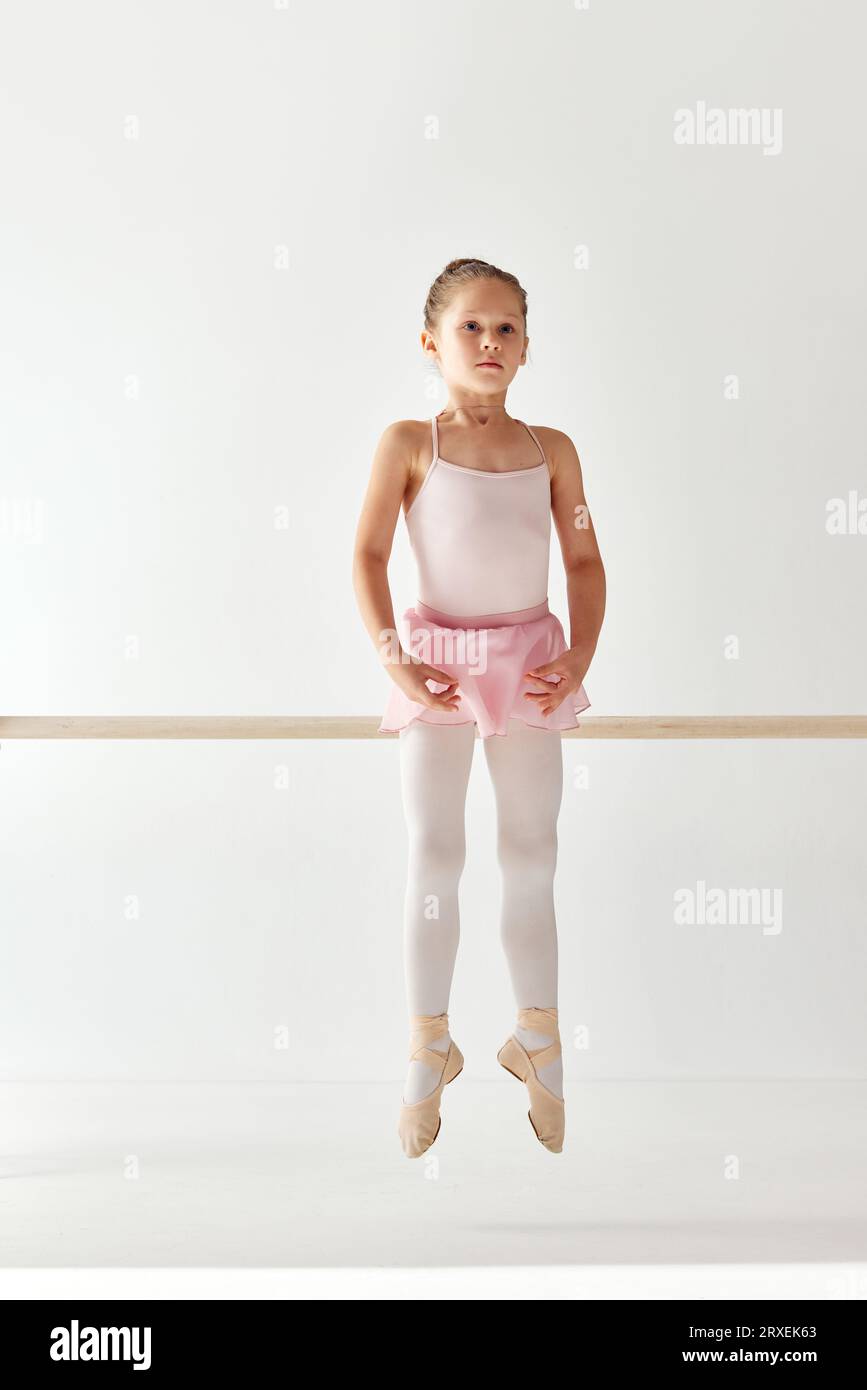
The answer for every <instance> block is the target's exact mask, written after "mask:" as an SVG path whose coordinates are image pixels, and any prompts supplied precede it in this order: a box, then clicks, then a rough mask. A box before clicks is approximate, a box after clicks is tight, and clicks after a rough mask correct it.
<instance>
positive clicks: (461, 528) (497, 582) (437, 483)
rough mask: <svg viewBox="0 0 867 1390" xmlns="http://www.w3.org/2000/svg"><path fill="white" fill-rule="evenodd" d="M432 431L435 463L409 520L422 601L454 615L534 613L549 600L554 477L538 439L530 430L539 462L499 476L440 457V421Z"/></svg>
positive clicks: (407, 521)
mask: <svg viewBox="0 0 867 1390" xmlns="http://www.w3.org/2000/svg"><path fill="white" fill-rule="evenodd" d="M518 423H519V424H524V422H523V420H520V421H518ZM431 428H432V437H433V455H432V460H431V464H430V467H429V468H428V470H427V473H426V474H425V477H424V481H423V482H422V485H421V487H420V489H419V491H418V493H417V495H416V497H415V499H414V501H413V503H412V505H411V506H410V509H409V511H408V512H407V514H406V528H407V532H408V534H409V541H410V545H411V546H412V550H413V553H414V555H415V560H416V565H417V567H418V597H419V599H420V600H421V601H422V603H424V604H426V605H427V606H428V607H430V608H435V609H437V610H439V611H440V612H444V613H451V614H454V615H456V616H473V615H478V614H486V615H494V614H497V613H511V612H515V611H516V610H523V609H528V610H530V609H532V610H535V609H536V608H537V607H538V606H539V605H540V604H543V603H545V601H546V600H547V597H548V564H549V557H550V552H551V475H550V473H549V471H548V464H547V461H546V459H545V452H544V450H543V448H542V446H541V444H540V443H539V440H538V439H537V438H536V435H535V433H534V432H533V430H531V429H530V426H529V425H524V428H525V429H526V430H527V433H528V434H529V435H530V437H531V439H532V440H533V442H534V443H535V445H536V447H537V449H538V450H539V454H540V456H541V460H542V461H541V463H537V464H535V465H534V466H532V467H528V468H512V469H509V470H508V471H507V472H500V473H494V472H491V471H488V470H484V471H483V470H482V469H480V468H464V467H463V466H461V465H460V464H456V463H448V462H446V460H445V459H443V458H440V454H439V441H438V439H437V417H436V416H433V418H432V420H431Z"/></svg>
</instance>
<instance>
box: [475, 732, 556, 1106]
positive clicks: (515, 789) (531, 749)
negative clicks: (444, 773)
mask: <svg viewBox="0 0 867 1390" xmlns="http://www.w3.org/2000/svg"><path fill="white" fill-rule="evenodd" d="M484 749H485V757H486V759H487V763H488V767H489V769H490V773H491V780H492V782H493V785H494V794H495V797H496V804H497V856H498V859H499V862H500V868H501V870H502V893H503V896H502V909H501V917H500V937H501V940H502V943H503V949H504V951H505V953H506V959H507V961H508V965H509V973H510V975H511V979H512V989H513V991H514V995H515V1002H516V1004H517V1007H518V1008H519V1009H525V1008H537V1009H548V1008H556V1007H557V963H558V955H557V923H556V919H555V915H554V872H555V869H556V866H557V818H558V816H559V814H560V805H561V802H562V798H563V750H562V741H561V735H560V731H559V730H558V729H537V728H535V727H533V726H532V725H529V724H525V723H524V722H523V720H521V719H510V720H509V732H508V734H507V735H506V737H505V738H501V737H498V736H496V735H495V736H493V737H491V738H487V739H485V740H484ZM515 1036H516V1037H517V1038H518V1040H519V1042H521V1043H523V1045H524V1047H526V1048H539V1047H544V1046H545V1044H546V1043H549V1042H551V1038H552V1036H553V1035H551V1034H543V1033H539V1032H536V1031H533V1030H529V1029H517V1030H516V1032H515ZM539 1080H540V1081H541V1082H542V1084H543V1085H544V1086H547V1087H548V1088H549V1090H551V1091H553V1092H554V1094H555V1095H558V1096H561V1097H562V1094H563V1087H562V1082H563V1066H562V1061H561V1059H560V1058H559V1057H558V1058H557V1059H556V1060H555V1061H553V1062H551V1063H550V1064H549V1065H548V1066H545V1067H542V1069H541V1070H540V1071H539Z"/></svg>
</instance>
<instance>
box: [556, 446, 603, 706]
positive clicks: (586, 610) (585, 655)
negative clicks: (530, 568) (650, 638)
mask: <svg viewBox="0 0 867 1390" xmlns="http://www.w3.org/2000/svg"><path fill="white" fill-rule="evenodd" d="M551 434H552V435H553V436H554V442H553V447H552V448H551V454H552V458H553V462H554V472H553V477H552V479H551V512H552V515H553V518H554V527H555V529H556V531H557V535H558V537H559V540H560V550H561V552H562V555H563V568H564V569H565V571H566V589H567V595H568V599H569V622H570V626H571V632H570V636H569V642H570V645H571V647H572V649H573V650H575V651H577V652H578V653H579V655H580V659H581V662H582V663H583V667H584V671H586V670H587V668H588V666H589V665H590V662H591V661H592V659H593V653H594V652H595V651H596V644H597V642H598V641H599V633H600V631H601V628H602V620H603V618H604V617H605V596H606V582H605V568H604V566H603V564H602V556H601V555H600V553H599V545H598V543H597V540H596V532H595V530H594V528H593V521H592V518H591V516H590V508H589V506H588V505H587V498H586V497H585V495H584V479H583V477H582V473H581V461H580V459H579V458H578V454H577V451H576V449H575V445H574V444H573V443H572V440H571V439H570V438H569V436H568V434H563V432H562V431H561V430H552V431H551ZM582 679H583V673H582Z"/></svg>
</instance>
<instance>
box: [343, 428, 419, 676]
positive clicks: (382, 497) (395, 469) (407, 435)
mask: <svg viewBox="0 0 867 1390" xmlns="http://www.w3.org/2000/svg"><path fill="white" fill-rule="evenodd" d="M413 463H414V458H413V453H412V433H411V428H410V422H409V421H407V420H397V421H396V422H395V423H394V424H393V425H389V426H388V427H387V429H385V430H384V431H383V433H382V435H381V436H380V439H379V443H378V444H377V446H376V451H375V453H374V456H373V464H372V466H371V470H370V479H369V481H368V484H367V492H366V493H365V496H364V501H363V503H362V506H361V515H360V517H359V519H358V526H357V528H356V532H355V551H354V554H353V559H352V584H353V588H354V589H355V597H356V599H357V601H358V607H359V610H360V612H361V620H362V622H363V623H364V626H365V628H366V629H367V632H368V634H369V635H370V640H371V641H372V642H373V644H374V646H375V647H376V650H377V655H378V657H379V659H380V660H381V661H382V662H383V664H388V660H389V656H390V655H392V656H393V653H391V654H390V653H389V650H388V643H387V640H386V638H387V635H388V634H390V633H396V631H397V629H396V625H395V621H394V605H393V603H392V599H391V590H390V589H389V586H388V561H389V558H390V556H391V547H392V545H393V543H394V528H395V526H396V525H397V518H398V516H399V514H400V504H401V502H402V501H403V497H404V493H405V492H406V489H407V485H408V483H409V480H410V478H411V476H412V469H413Z"/></svg>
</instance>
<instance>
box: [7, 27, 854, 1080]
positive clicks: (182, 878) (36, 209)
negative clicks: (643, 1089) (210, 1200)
mask: <svg viewBox="0 0 867 1390" xmlns="http://www.w3.org/2000/svg"><path fill="white" fill-rule="evenodd" d="M864 29H865V24H864V20H863V18H862V16H861V14H860V13H859V11H858V10H857V8H856V7H855V6H852V5H846V4H843V3H836V4H830V5H825V6H821V7H819V6H810V5H794V4H790V3H783V0H777V3H769V2H766V3H763V4H762V5H761V6H755V5H754V4H753V3H751V0H750V2H749V3H748V2H747V0H733V3H729V4H728V5H726V6H718V5H716V4H711V3H695V0H690V2H689V3H688V0H682V3H664V4H661V5H654V6H648V5H645V4H642V3H639V0H631V3H625V0H624V2H623V3H618V4H614V3H609V4H603V3H601V0H591V4H590V7H589V10H587V11H586V12H581V11H578V10H576V9H575V8H574V6H573V5H571V4H569V3H566V0H563V3H559V4H548V5H544V6H540V5H536V4H529V3H528V4H519V3H508V0H506V3H504V2H503V0H497V3H493V0H492V3H490V4H487V3H473V4H468V3H465V0H464V2H463V3H458V0H453V3H440V4H438V5H437V6H435V7H431V6H428V5H411V4H405V3H404V4H398V3H396V2H395V3H382V2H381V0H375V2H374V3H370V4H367V5H364V6H357V5H354V4H350V3H348V0H339V2H338V3H333V4H330V5H327V6H315V5H299V4H294V3H293V4H289V5H287V6H286V8H269V7H268V6H267V5H262V6H250V5H245V4H242V3H240V0H238V2H237V3H225V2H224V3H221V4H218V5H214V4H205V3H189V2H188V0H187V2H185V3H181V4H172V5H169V4H167V3H162V4H151V5H148V6H129V5H116V4H111V3H104V4H96V3H89V4H85V5H83V6H76V7H74V8H70V7H68V6H64V5H61V4H60V3H49V4H43V5H40V6H39V7H38V8H37V9H28V8H27V7H18V8H17V9H16V10H14V11H10V13H9V14H8V15H7V16H6V19H5V21H4V30H5V39H4V44H3V49H2V52H0V129H2V131H3V136H2V146H0V161H2V162H0V175H2V186H3V191H4V205H5V209H6V215H5V217H4V220H3V233H2V234H3V255H2V258H0V277H2V279H0V301H2V304H3V312H2V318H0V353H2V361H0V391H2V411H0V431H2V434H0V469H2V476H0V504H2V509H0V594H2V600H0V601H2V618H3V628H2V630H3V644H2V661H0V669H2V708H3V709H4V710H5V712H6V713H8V714H24V713H33V714H52V713H57V714H76V713H78V714H92V713H111V714H136V713H160V714H179V713H198V714H219V713H231V714H255V713H281V714H285V713H290V714H291V713H299V714H300V713H321V714H334V713H342V712H345V713H352V714H358V713H368V714H376V713H378V712H379V710H380V709H381V707H382V704H383V701H384V699H385V695H386V693H387V684H386V681H387V678H386V677H385V676H384V675H383V673H382V671H381V670H380V668H379V667H378V665H377V663H376V660H375V656H374V653H373V649H372V647H371V644H370V640H369V638H368V636H367V634H366V632H365V631H364V629H363V627H362V625H361V622H360V618H359V616H358V612H357V609H356V605H355V599H354V595H353V592H352V586H351V576H350V568H351V554H352V541H353V537H354V531H355V526H356V522H357V514H358V508H359V505H360V502H361V498H362V496H363V493H364V489H365V487H366V483H367V476H368V470H369V466H370V457H371V454H372V450H373V447H374V445H375V442H376V439H377V437H378V435H379V433H380V432H381V430H382V429H383V428H384V426H385V425H386V424H387V423H389V422H390V421H391V420H393V419H397V418H401V417H404V416H415V417H424V416H427V415H430V414H431V413H432V412H433V411H434V410H435V409H437V408H438V406H439V404H440V403H441V400H442V396H441V394H439V393H440V392H441V390H442V388H441V386H440V384H439V383H438V381H437V379H436V377H435V376H431V375H430V374H429V373H428V372H426V370H425V369H424V367H423V364H422V362H421V355H420V348H419V343H418V335H419V331H420V329H421V326H422V324H421V309H422V305H423V302H424V299H425V295H426V292H427V289H428V286H429V283H430V281H431V280H432V278H433V277H434V276H435V275H436V274H437V273H438V271H439V270H440V269H441V268H442V266H443V265H444V264H445V263H446V262H447V261H448V260H449V259H451V258H452V257H454V256H462V255H477V256H481V257H484V258H486V259H489V260H491V261H493V262H495V263H497V264H500V265H502V266H504V267H505V268H507V269H509V270H511V271H513V272H514V273H515V274H517V275H518V277H519V279H520V280H521V281H522V283H523V284H524V285H525V287H526V289H527V291H528V295H529V332H530V338H531V348H530V359H531V365H530V366H528V367H526V368H524V369H523V371H522V373H521V375H520V377H519V379H518V381H517V383H516V385H515V387H514V389H513V393H512V395H511V396H510V400H509V407H510V409H511V410H512V413H514V414H516V415H518V416H520V417H521V418H523V419H526V420H528V421H529V422H530V423H531V424H536V423H539V424H550V425H554V426H557V427H559V428H561V429H564V430H566V431H567V432H568V433H569V434H570V435H571V436H572V438H573V439H574V441H575V443H576V446H577V448H578V451H579V454H580V455H581V458H582V462H583V467H584V474H585V483H586V488H587V495H588V498H589V501H590V504H591V508H592V510H593V515H594V521H595V525H596V529H597V533H598V536H599V539H600V544H601V547H602V551H603V556H604V559H605V563H606V569H607V575H608V613H607V617H606V622H605V627H604V630H603V634H602V638H601V641H600V644H599V649H598V652H597V655H596V658H595V661H594V664H593V666H592V668H591V671H590V673H589V675H588V677H587V681H586V687H587V690H588V692H589V694H590V698H591V700H592V702H593V705H592V709H591V711H590V713H591V714H643V713H662V714H670V713H692V714H702V713H817V714H818V713H858V712H863V711H864V690H865V675H867V659H865V644H864V640H863V632H864V631H865V585H864V576H865V556H867V535H858V534H849V535H842V536H832V535H829V534H828V531H827V529H826V524H825V523H826V509H827V504H828V501H829V499H831V498H834V497H846V496H847V495H848V493H849V492H850V491H851V490H855V491H856V493H857V496H858V497H859V498H862V499H863V498H865V497H867V480H865V472H864V439H863V422H862V415H863V410H862V402H863V394H864V393H863V381H864V370H865V351H864V333H863V324H864V307H865V306H864V301H865V288H864V275H863V255H864V250H863V248H864V230H865V227H864V221H865V219H864V196H863V187H862V185H863V180H862V179H861V178H860V177H859V175H860V170H861V168H862V165H863V141H864V128H863V118H862V112H861V103H860V95H859V93H860V87H861V82H860V78H861V54H862V53H863V43H864V37H865V34H864ZM698 102H706V103H707V104H708V105H718V106H721V107H723V108H726V109H728V108H729V107H746V106H756V107H761V108H767V109H768V110H771V111H772V110H774V109H777V108H779V109H781V110H782V113H783V116H782V148H781V150H780V152H779V153H777V154H772V155H764V154H763V152H762V148H761V147H758V146H749V145H741V146H729V147H710V146H692V147H685V146H680V145H677V144H676V143H675V141H674V139H673V128H674V112H675V111H676V110H677V109H678V108H681V107H688V108H691V109H693V110H694V109H695V108H696V104H697V103H698ZM130 134H132V135H133V136H134V137H135V138H127V137H128V136H129V135H130ZM432 134H434V135H435V136H436V138H428V137H429V136H431V135H432ZM582 245H586V246H587V248H588V252H589V267H588V268H587V269H579V268H576V264H575V262H576V247H580V246H582ZM284 247H285V248H286V265H285V268H283V267H282V266H281V265H280V264H275V258H276V259H277V261H278V262H279V260H280V257H281V256H282V254H283V252H282V250H281V248H284ZM729 374H735V375H736V376H737V378H738V381H739V392H740V394H739V398H738V399H736V400H732V399H726V397H725V394H724V383H725V378H726V377H727V376H728V375H729ZM284 517H285V524H283V518H284ZM391 581H392V592H393V596H394V600H395V608H396V611H397V612H398V613H399V612H400V611H401V610H402V609H403V608H404V607H405V606H406V605H407V604H408V603H409V602H411V601H412V599H413V598H414V597H415V593H414V584H413V570H412V565H411V556H410V554H409V550H408V547H407V544H406V537H405V533H404V529H403V522H402V520H401V521H400V523H399V529H398V534H397V537H396V541H395V548H394V555H393V562H392V567H391ZM550 595H551V604H552V607H553V608H554V610H555V611H557V612H558V613H560V615H561V616H562V617H563V618H564V619H565V618H566V616H567V615H566V609H565V589H564V585H563V581H562V574H561V570H560V564H559V553H558V550H557V546H556V541H555V546H554V553H553V554H552V566H551V585H550ZM731 637H735V638H737V642H738V647H739V655H738V657H737V659H731V658H730V657H729V656H727V655H726V646H725V644H726V640H727V639H728V638H731ZM563 747H564V762H565V766H566V769H567V792H566V796H565V799H564V809H563V813H562V818H561V827H560V828H561V860H560V868H559V872H558V879H557V904H558V918H559V921H560V927H561V932H560V934H561V980H562V985H561V1010H562V1013H563V1024H564V1038H565V1037H566V1034H567V1032H568V1033H569V1034H570V1035H571V1034H572V1032H573V1030H574V1029H575V1028H576V1027H580V1026H581V1025H584V1024H586V1025H587V1026H588V1027H589V1029H590V1047H589V1048H588V1049H582V1050H581V1051H580V1052H579V1053H577V1054H576V1057H575V1061H574V1065H575V1066H576V1067H578V1068H580V1071H579V1072H578V1073H577V1074H586V1075H593V1076H600V1075H601V1076H644V1075H647V1076H656V1075H679V1076H682V1075H686V1076H690V1075H694V1076H696V1077H700V1076H711V1075H713V1076H719V1075H733V1076H743V1075H755V1076H769V1075H770V1076H807V1075H809V1076H820V1075H821V1076H824V1075H829V1076H863V1075H864V1070H865V1052H867V1047H865V1037H864V1029H863V1008H862V989H861V981H862V980H863V965H864V945H863V939H864V938H863V920H864V898H865V886H867V869H865V866H864V862H863V847H862V837H861V834H860V830H859V826H860V824H861V822H862V821H863V786H864V781H863V773H864V758H865V750H864V747H863V745H862V744H858V743H856V742H850V743H846V742H841V743H816V744H813V743H806V742H804V743H797V742H780V743H777V744H766V745H762V744H760V743H741V744H730V743H724V742H720V743H704V744H702V743H693V744H676V743H660V744H653V745H650V744H640V743H594V744H587V743H577V742H574V741H566V742H564V745H563ZM397 758H398V747H397V742H396V740H393V739H382V740H380V741H377V742H373V743H370V742H368V743H364V742H360V743H344V742H340V743H333V744H328V743H325V742H319V741H317V742H311V743H309V744H306V745H305V744H299V743H282V744H276V743H275V744H268V743H265V744H256V743H250V744H240V743H239V744H231V743H188V744H181V743H165V744H161V743H158V742H155V743H153V744H148V743H140V744H124V743H122V742H118V743H81V744H74V743H67V744H60V743H31V742H21V743H15V742H10V741H4V742H3V746H2V752H0V814H2V818H3V827H2V828H3V836H2V849H0V852H2V856H3V863H2V930H3V940H4V950H3V971H2V983H0V1018H2V1025H0V1038H2V1050H0V1075H2V1076H3V1077H6V1078H11V1079H14V1078H18V1077H21V1078H31V1077H42V1076H46V1077H48V1076H69V1077H76V1076H80V1077H96V1076H115V1075H118V1076H134V1077H143V1078H144V1077H173V1076H177V1077H179V1078H180V1077H195V1076H202V1077H205V1076H207V1077H220V1076H223V1077H235V1076H243V1077H251V1078H255V1077H263V1078H272V1077H275V1076H283V1075H291V1076H303V1077H316V1076H326V1077H340V1076H354V1075H369V1076H377V1075H380V1076H381V1075H383V1074H394V1075H395V1076H396V1077H397V1076H399V1075H401V1074H402V1071H403V1063H404V1051H405V1019H404V1006H403V997H402V989H403V974H402V961H401V957H400V946H401V943H400V935H401V924H400V915H401V904H402V890H403V885H402V874H403V853H404V846H405V840H404V830H403V823H402V816H401V808H400V802H399V787H398V765H397ZM579 762H581V763H586V764H587V765H588V766H589V767H590V769H591V780H590V787H589V788H588V789H587V790H581V791H579V790H577V789H573V788H572V787H571V786H570V781H571V769H572V768H573V767H574V765H575V764H576V763H579ZM280 767H285V768H286V769H287V770H288V788H287V789H286V790H280V789H278V788H275V785H274V782H275V768H280ZM468 825H469V826H470V841H471V854H470V862H469V864H468V867H467V871H466V875H465V879H464V886H463V889H462V904H463V907H464V939H463V944H462V948H461V954H460V956H459V962H458V978H457V980H456V984H455V991H454V996H453V1015H454V1022H455V1032H456V1036H458V1037H459V1039H460V1040H461V1043H462V1047H464V1043H465V1042H466V1041H468V1040H469V1039H472V1038H473V1036H474V1034H475V1044H474V1047H473V1055H472V1056H471V1055H470V1053H469V1052H468V1051H467V1049H466V1047H465V1048H464V1050H465V1051H466V1052H467V1059H468V1067H469V1068H470V1070H476V1071H477V1072H478V1073H479V1074H481V1073H482V1072H484V1071H486V1072H487V1073H488V1074H493V1070H494V1069H495V1063H494V1053H495V1051H496V1047H497V1046H498V1044H499V1042H500V1041H501V1035H504V1030H505V1029H507V1028H508V1026H509V1023H510V1021H511V1001H510V996H509V991H508V984H507V977H506V973H505V967H504V964H503V962H502V960H501V958H500V955H499V947H498V944H497V941H496V895H497V893H498V885H497V881H496V864H495V859H494V853H493V834H494V830H493V797H492V793H491V789H490V786H489V784H488V782H487V775H486V771H485V768H484V765H483V761H482V751H481V748H480V747H478V746H477V749H476V766H475V767H474V771H473V781H472V784H471V793H470V801H469V805H468ZM698 880H705V881H706V882H707V883H708V884H709V885H724V886H725V887H730V886H734V887H751V886H765V887H768V886H770V887H776V888H778V889H780V890H781V891H782V893H783V930H782V931H781V932H780V933H778V934H776V935H767V934H763V933H762V932H761V929H760V928H752V927H743V926H742V927H738V928H723V927H720V926H707V927H704V928H702V927H698V926H697V927H693V928H675V926H674V925H673V923H672V920H671V919H672V897H673V893H674V891H675V890H676V889H677V888H678V887H683V886H687V885H694V884H695V883H696V882H697V881H698ZM130 901H132V902H133V904H134V905H133V907H132V908H131V907H130ZM136 902H137V907H136V906H135V903H136ZM130 911H138V913H139V916H138V917H132V918H131V917H129V916H128V915H125V914H126V913H129V912H130ZM371 1010H372V1011H373V1012H372V1014H371ZM370 1017H373V1019H374V1021H375V1027H374V1029H373V1034H374V1035H373V1036H372V1037H371V1036H370V1034H368V1035H367V1037H366V1040H365V1044H364V1049H363V1053H364V1056H365V1059H366V1060H365V1062H364V1065H362V1064H361V1063H360V1062H359V1060H358V1051H357V1048H356V1046H355V1040H356V1039H357V1037H358V1035H359V1032H360V1030H361V1029H362V1028H363V1027H367V1023H366V1020H367V1019H368V1018H370ZM458 1020H460V1021H461V1024H462V1027H461V1029H460V1031H458ZM283 1023H287V1024H289V1026H290V1030H291V1032H292V1036H293V1038H294V1039H297V1042H298V1048H299V1050H298V1052H295V1051H292V1052H289V1053H287V1052H285V1051H280V1050H278V1049H275V1048H274V1045H273V1044H274V1029H275V1028H278V1027H279V1026H280V1025H281V1024H283ZM573 1074H576V1073H573Z"/></svg>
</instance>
